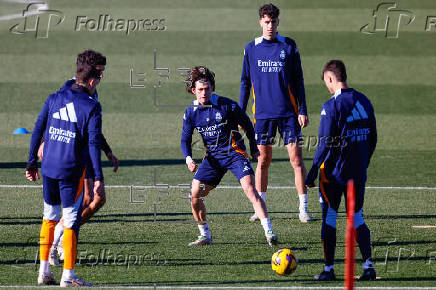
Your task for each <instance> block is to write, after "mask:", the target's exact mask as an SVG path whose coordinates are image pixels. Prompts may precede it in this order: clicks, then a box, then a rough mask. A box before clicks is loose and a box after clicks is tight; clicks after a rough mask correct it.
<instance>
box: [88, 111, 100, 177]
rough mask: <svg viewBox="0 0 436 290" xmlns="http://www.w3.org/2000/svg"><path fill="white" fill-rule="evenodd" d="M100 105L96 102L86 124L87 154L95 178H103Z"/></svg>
mask: <svg viewBox="0 0 436 290" xmlns="http://www.w3.org/2000/svg"><path fill="white" fill-rule="evenodd" d="M101 127H102V121H101V106H100V104H97V105H96V107H95V108H94V110H93V111H92V112H91V116H90V118H89V124H88V136H89V140H88V147H89V156H90V158H91V163H92V167H93V168H94V173H95V178H96V179H103V170H102V167H101V142H102V133H101Z"/></svg>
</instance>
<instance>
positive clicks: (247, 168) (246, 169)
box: [242, 165, 250, 171]
mask: <svg viewBox="0 0 436 290" xmlns="http://www.w3.org/2000/svg"><path fill="white" fill-rule="evenodd" d="M248 170H250V167H248V166H247V165H245V167H244V170H242V171H248Z"/></svg>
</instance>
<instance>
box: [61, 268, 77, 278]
mask: <svg viewBox="0 0 436 290" xmlns="http://www.w3.org/2000/svg"><path fill="white" fill-rule="evenodd" d="M73 277H74V269H71V270H69V269H64V271H63V272H62V278H64V279H71V278H73Z"/></svg>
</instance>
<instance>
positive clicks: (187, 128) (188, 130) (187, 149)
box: [180, 110, 194, 158]
mask: <svg viewBox="0 0 436 290" xmlns="http://www.w3.org/2000/svg"><path fill="white" fill-rule="evenodd" d="M192 133H194V127H193V126H192V123H191V120H190V119H189V115H188V110H186V111H185V114H184V115H183V129H182V137H181V142H180V143H181V147H182V154H183V157H185V158H186V157H187V156H192Z"/></svg>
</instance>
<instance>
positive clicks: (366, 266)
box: [363, 259, 374, 270]
mask: <svg viewBox="0 0 436 290" xmlns="http://www.w3.org/2000/svg"><path fill="white" fill-rule="evenodd" d="M369 268H374V265H373V264H372V261H371V260H369V259H368V260H366V261H365V263H363V270H366V269H369Z"/></svg>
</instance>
